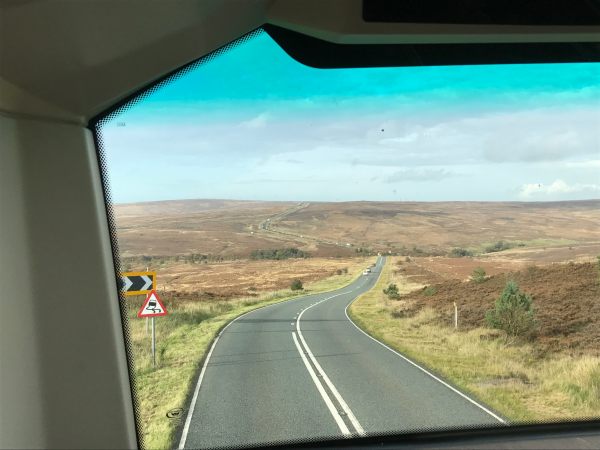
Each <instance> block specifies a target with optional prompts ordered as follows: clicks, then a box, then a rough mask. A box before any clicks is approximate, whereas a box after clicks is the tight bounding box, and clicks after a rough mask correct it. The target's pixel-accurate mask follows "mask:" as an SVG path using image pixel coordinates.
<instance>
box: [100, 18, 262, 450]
mask: <svg viewBox="0 0 600 450" xmlns="http://www.w3.org/2000/svg"><path fill="white" fill-rule="evenodd" d="M262 33H264V31H263V30H262V28H259V29H256V30H254V31H251V32H250V33H248V34H246V35H244V36H242V37H240V38H239V39H237V40H235V41H233V42H231V43H229V44H227V45H225V46H223V47H221V48H219V49H217V50H215V51H213V52H212V53H209V54H208V55H206V56H203V57H201V58H199V59H197V60H195V61H192V62H190V63H188V64H186V65H185V66H183V67H181V68H180V69H177V70H175V71H173V72H171V73H169V74H167V75H165V76H163V77H161V78H159V79H158V80H156V81H154V82H152V83H151V84H149V85H148V86H145V87H143V88H142V89H141V90H140V91H138V92H137V93H135V94H133V95H132V96H130V97H128V98H126V99H124V100H123V101H121V102H119V103H117V104H116V105H114V106H112V107H111V108H109V109H108V110H106V111H104V112H103V113H101V114H100V115H98V116H96V117H94V118H93V119H91V120H90V122H89V124H88V128H89V129H90V130H91V131H92V133H93V136H94V144H95V146H96V151H97V155H98V166H99V168H100V178H101V181H102V189H103V193H104V203H105V205H106V218H107V222H108V228H109V232H110V242H111V247H112V255H113V265H114V268H115V290H117V291H118V289H119V274H120V273H121V258H120V256H119V245H118V239H117V227H116V222H115V216H114V213H113V208H112V205H113V203H112V200H111V193H110V186H109V183H108V179H109V176H108V174H109V169H110V168H109V167H108V161H107V158H106V152H105V147H104V141H103V138H102V129H103V127H104V126H105V125H107V124H108V123H109V122H111V121H113V120H114V119H115V118H117V117H118V116H119V115H121V114H123V113H125V112H126V111H127V110H129V109H130V108H131V107H132V106H134V105H136V104H138V103H140V102H142V101H144V100H145V99H146V98H147V97H148V96H150V95H152V94H153V93H154V92H156V91H158V90H159V89H162V88H163V87H164V86H166V85H168V84H170V83H173V82H175V81H177V80H178V79H179V78H181V77H183V76H185V75H186V74H187V73H189V72H190V71H192V70H196V69H197V68H198V67H200V66H201V65H203V64H206V63H208V62H210V61H212V60H213V59H215V58H217V57H219V56H221V55H222V54H224V53H226V52H228V51H229V50H231V49H233V48H235V47H237V46H239V45H241V44H244V43H246V42H248V41H249V40H251V39H253V38H255V37H257V36H259V35H261V34H262ZM119 306H120V311H121V323H122V325H123V338H124V342H125V352H126V354H127V366H128V369H129V382H130V386H131V399H132V403H133V408H134V415H135V424H136V433H137V440H138V445H139V447H140V448H142V449H144V448H146V446H145V442H144V436H143V434H142V432H141V430H142V422H141V417H140V414H139V406H140V402H139V399H138V397H137V382H136V379H135V376H134V373H135V370H134V363H133V350H132V342H131V338H130V327H129V319H128V316H127V303H126V302H125V297H124V296H123V294H122V293H121V292H119ZM177 434H179V433H176V435H177ZM175 444H176V445H177V444H178V442H176V443H175Z"/></svg>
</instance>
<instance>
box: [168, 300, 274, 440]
mask: <svg viewBox="0 0 600 450" xmlns="http://www.w3.org/2000/svg"><path fill="white" fill-rule="evenodd" d="M278 304H279V303H272V304H270V305H265V306H261V307H260V308H256V309H252V310H250V311H247V312H245V313H244V314H242V315H241V316H237V317H236V318H235V319H233V320H232V321H231V322H229V323H228V324H227V325H225V326H224V327H223V329H222V330H221V331H220V332H219V334H218V335H217V337H216V338H215V340H214V341H213V343H212V345H211V347H210V350H209V351H208V354H207V355H206V359H205V360H204V364H203V365H202V370H201V371H200V376H199V377H198V383H196V388H195V389H194V395H193V397H192V402H191V403H190V409H189V411H188V414H187V417H186V419H185V424H184V426H183V431H182V432H181V439H180V441H179V447H177V448H178V449H179V450H182V449H183V448H185V441H186V440H187V435H188V432H189V431H190V423H191V422H192V415H193V414H194V409H196V402H197V401H198V393H199V392H200V385H201V384H202V379H203V378H204V373H205V372H206V367H207V366H208V361H209V360H210V356H211V355H212V352H213V350H214V349H215V346H216V345H217V342H218V341H219V338H220V337H221V335H222V334H223V333H224V332H225V330H226V329H227V328H229V325H231V324H232V323H233V322H235V321H236V320H238V319H241V318H242V317H244V316H245V315H246V314H250V313H251V312H254V311H258V310H259V309H263V308H268V307H269V306H275V305H278Z"/></svg>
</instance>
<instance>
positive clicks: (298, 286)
mask: <svg viewBox="0 0 600 450" xmlns="http://www.w3.org/2000/svg"><path fill="white" fill-rule="evenodd" d="M290 289H291V290H292V291H301V290H302V289H304V287H303V286H302V281H300V280H298V279H296V280H294V281H292V284H291V286H290Z"/></svg>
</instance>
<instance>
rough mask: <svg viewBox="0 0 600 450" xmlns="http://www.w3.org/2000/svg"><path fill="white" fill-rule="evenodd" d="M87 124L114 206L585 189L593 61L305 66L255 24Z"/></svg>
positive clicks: (594, 113)
mask: <svg viewBox="0 0 600 450" xmlns="http://www.w3.org/2000/svg"><path fill="white" fill-rule="evenodd" d="M100 132H101V134H102V139H103V142H104V151H105V157H106V160H107V162H108V182H109V185H110V191H111V195H112V201H113V202H115V203H130V202H141V201H156V200H171V199H194V198H215V199H216V198H218V199H239V200H276V201H356V200H376V201H555V200H579V199H592V198H600V64H597V63H595V64H594V63H589V64H587V63H586V64H582V63H579V64H535V65H534V64H532V65H486V66H446V67H395V68H368V69H315V68H310V67H307V66H304V65H302V64H300V63H299V62H297V61H295V60H294V59H292V58H291V57H290V56H288V55H287V54H286V53H285V52H284V51H283V50H282V49H281V48H280V47H278V45H277V44H276V43H275V42H274V41H273V40H272V39H271V38H270V37H269V36H268V35H267V34H266V33H261V34H259V35H258V36H256V37H254V38H252V39H249V40H247V41H246V42H244V43H243V44H240V45H238V46H236V47H233V49H231V50H229V51H227V52H225V53H222V54H221V55H219V56H217V57H215V58H212V59H210V60H207V61H206V62H204V63H202V64H200V65H198V66H197V67H196V68H195V69H193V70H191V71H189V72H187V73H186V74H184V75H182V76H181V77H179V78H178V79H177V80H175V81H172V82H170V83H168V84H166V85H165V86H163V87H161V88H160V89H158V90H157V91H156V92H154V93H152V94H151V95H149V96H148V97H146V98H144V99H143V100H142V101H140V102H138V103H136V104H135V105H133V106H131V107H130V108H128V109H126V110H124V111H123V112H121V113H120V114H119V115H117V116H116V117H114V118H112V119H111V120H110V121H108V122H107V123H105V124H104V125H103V127H102V129H101V131H100Z"/></svg>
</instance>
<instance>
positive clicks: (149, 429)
mask: <svg viewBox="0 0 600 450" xmlns="http://www.w3.org/2000/svg"><path fill="white" fill-rule="evenodd" d="M364 264H365V263H364V262H363V263H362V264H360V265H359V264H355V265H352V266H349V270H348V272H347V273H344V274H342V275H330V276H328V277H326V278H323V279H321V280H319V281H314V282H309V283H305V284H304V290H302V291H290V290H289V289H283V290H279V291H274V292H270V293H265V294H262V295H258V296H254V297H242V298H234V299H231V298H230V299H226V300H222V299H221V300H204V301H199V300H198V299H195V298H189V297H186V296H185V295H181V296H179V297H177V298H172V297H169V296H166V297H165V298H164V301H165V307H166V309H167V311H168V312H169V315H168V316H166V317H158V318H156V319H155V320H156V336H157V338H156V340H157V367H156V368H153V367H152V358H151V351H150V336H149V335H148V334H147V332H146V321H145V320H144V319H138V318H137V316H136V314H137V311H138V309H139V307H140V305H141V302H142V300H143V298H142V297H129V298H128V299H127V306H128V313H129V314H128V316H129V324H130V330H131V333H130V342H131V344H132V347H131V348H132V352H133V360H134V361H133V362H134V367H135V383H136V391H137V397H138V400H139V401H140V407H139V410H138V413H139V414H140V417H141V418H142V430H141V433H142V436H143V439H144V444H145V448H173V447H174V446H176V444H177V443H176V442H174V438H175V431H176V429H177V427H178V426H179V425H180V422H178V421H177V420H172V419H169V418H167V416H166V414H167V413H168V412H169V411H170V410H172V409H174V408H184V407H185V406H186V405H185V402H186V398H187V396H188V395H189V393H190V391H191V389H192V387H193V385H194V382H195V380H196V378H195V375H197V369H198V367H199V363H200V361H201V360H202V358H203V356H204V355H205V353H206V352H207V350H208V346H209V344H210V343H211V341H212V340H213V339H214V337H215V336H216V335H217V334H218V332H219V330H220V329H221V328H222V327H223V326H225V325H226V324H227V323H228V322H229V321H231V320H232V319H234V318H236V317H237V316H239V315H241V314H243V313H245V312H247V311H250V310H252V309H255V308H259V307H262V306H266V305H269V304H272V303H277V302H281V301H285V300H288V299H291V298H294V297H297V296H299V295H305V294H311V293H315V292H324V291H328V290H333V289H337V288H340V287H342V286H345V285H346V284H348V283H350V282H351V281H352V280H353V279H354V278H356V277H357V276H359V274H360V273H361V270H362V268H363V267H364ZM185 413H187V411H185Z"/></svg>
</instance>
